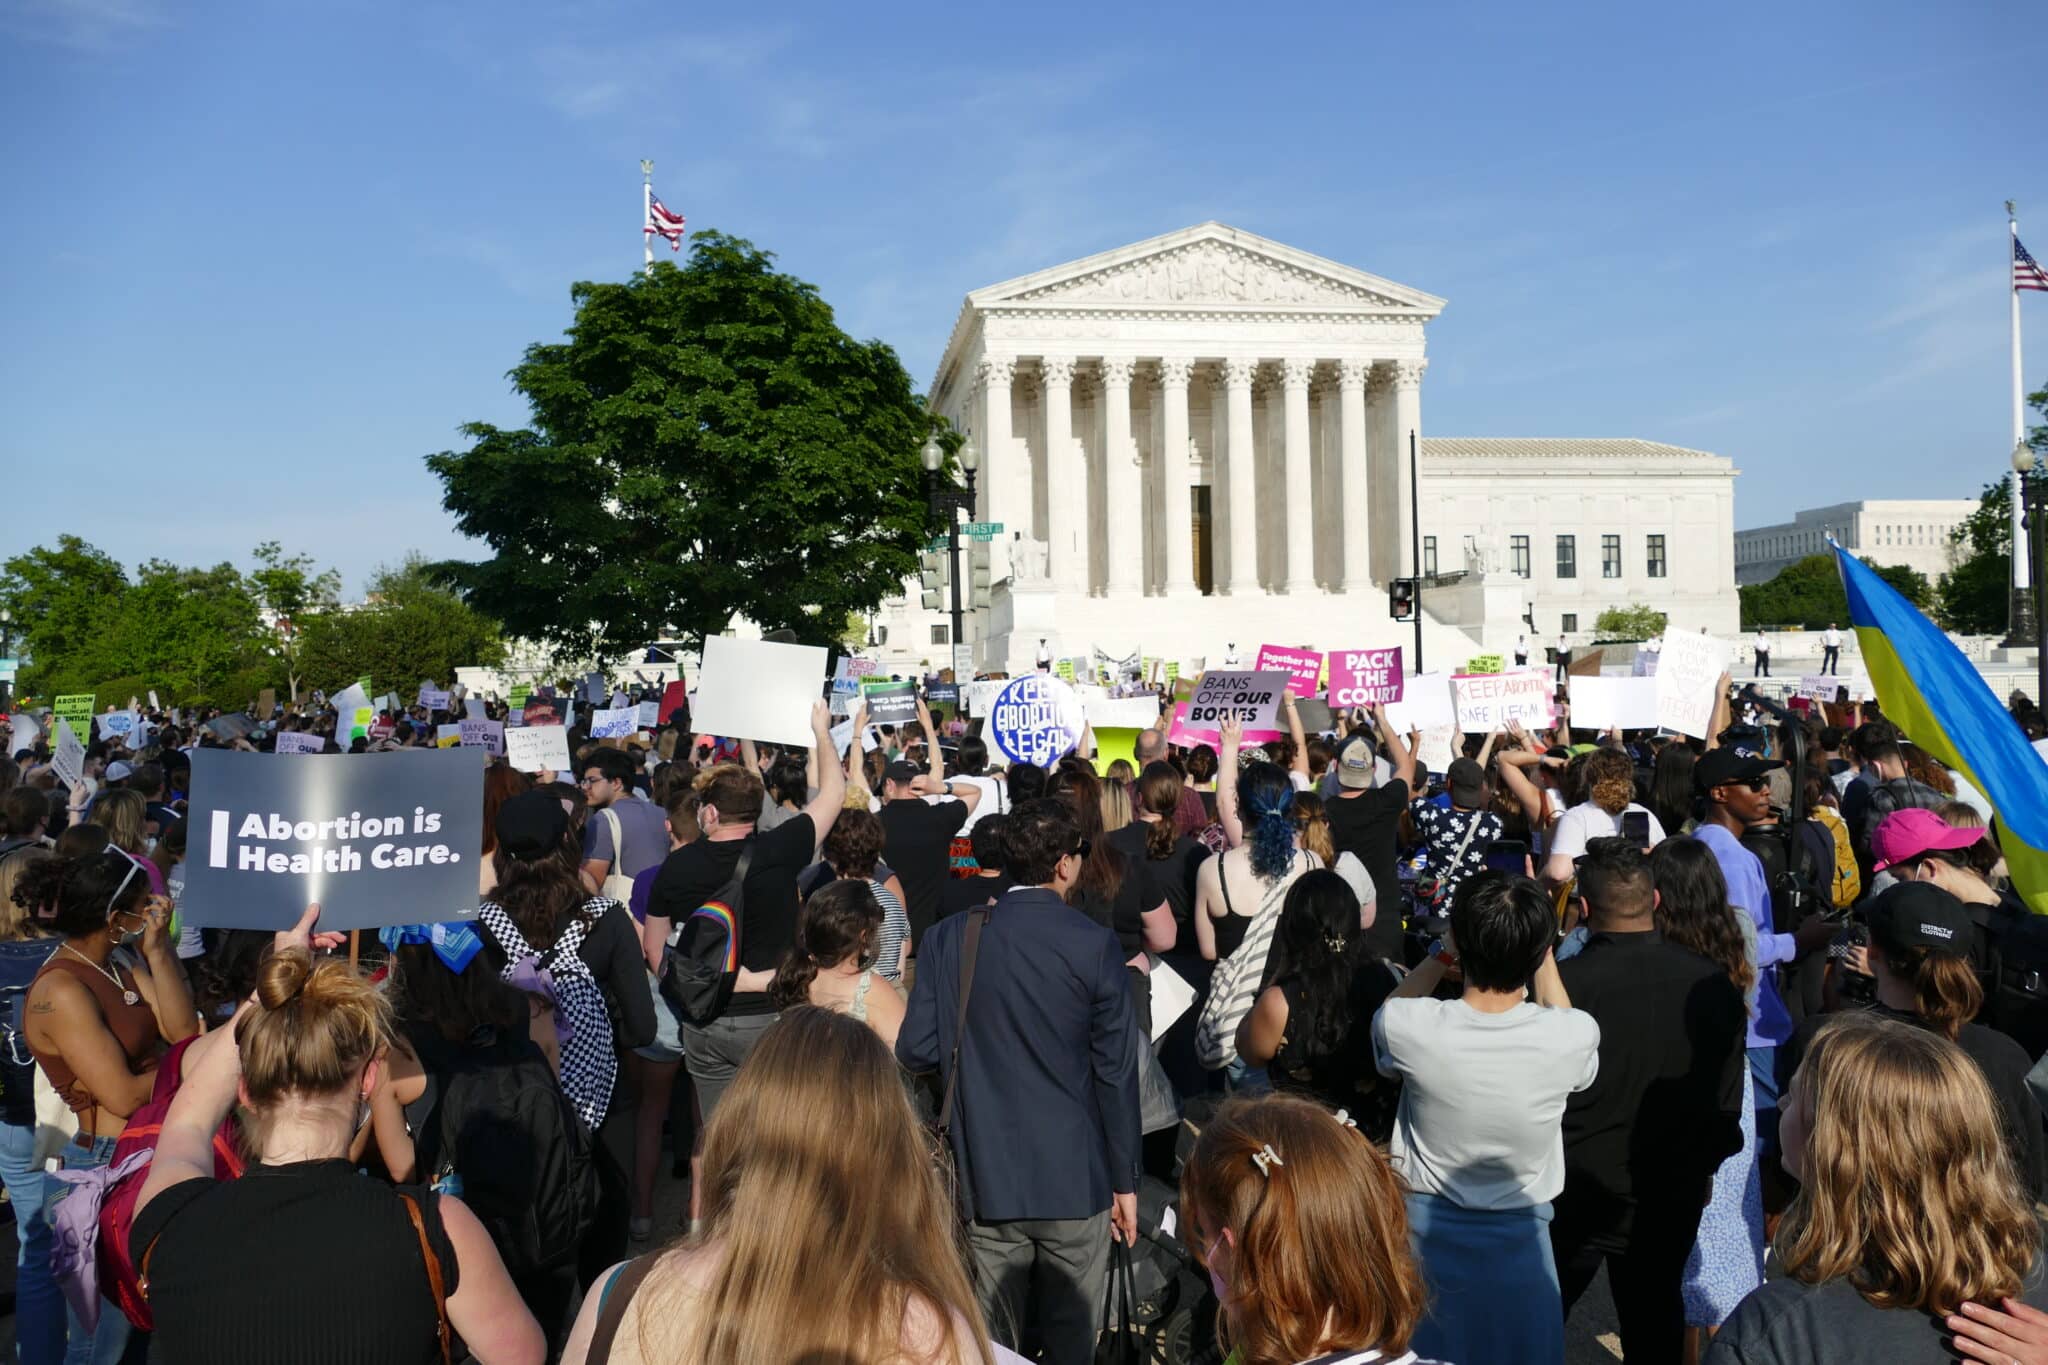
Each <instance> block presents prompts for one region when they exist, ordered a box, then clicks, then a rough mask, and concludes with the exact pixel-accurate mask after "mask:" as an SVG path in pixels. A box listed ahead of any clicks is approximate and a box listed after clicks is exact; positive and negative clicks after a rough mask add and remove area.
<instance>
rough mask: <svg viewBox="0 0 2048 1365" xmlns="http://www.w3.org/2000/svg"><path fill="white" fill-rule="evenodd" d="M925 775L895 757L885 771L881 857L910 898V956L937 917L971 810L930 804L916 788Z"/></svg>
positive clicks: (951, 803)
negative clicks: (956, 837) (955, 840)
mask: <svg viewBox="0 0 2048 1365" xmlns="http://www.w3.org/2000/svg"><path fill="white" fill-rule="evenodd" d="M924 776H925V774H924V771H923V770H922V769H920V768H918V767H917V766H916V765H914V764H911V763H906V762H904V761H903V760H902V759H900V758H899V759H897V760H896V761H895V762H894V763H891V764H890V765H889V766H888V767H887V768H886V769H884V770H883V772H882V809H881V812H880V814H881V817H882V856H883V857H885V858H887V859H888V860H889V866H890V867H892V868H894V869H896V876H897V879H898V880H899V881H901V882H902V883H903V894H904V896H905V897H906V898H907V899H908V900H909V902H910V903H909V904H908V905H906V906H905V907H904V909H906V910H907V911H909V912H910V937H911V949H910V952H911V956H913V957H915V956H916V955H917V944H918V943H919V942H920V941H921V940H923V938H924V931H925V930H927V929H929V928H931V927H932V921H933V920H935V919H937V918H938V915H939V888H940V887H942V886H944V885H945V883H946V878H947V876H948V875H949V873H950V871H951V869H952V866H953V836H954V835H956V834H958V833H959V832H960V829H961V827H962V826H963V825H965V824H966V823H967V817H968V815H969V813H970V808H969V807H968V805H967V803H966V802H965V801H962V800H960V799H959V798H957V797H952V798H948V799H947V800H943V801H936V802H928V801H926V800H925V799H924V796H923V795H922V794H921V792H920V791H919V789H918V785H917V784H918V781H919V779H920V778H922V777H924Z"/></svg>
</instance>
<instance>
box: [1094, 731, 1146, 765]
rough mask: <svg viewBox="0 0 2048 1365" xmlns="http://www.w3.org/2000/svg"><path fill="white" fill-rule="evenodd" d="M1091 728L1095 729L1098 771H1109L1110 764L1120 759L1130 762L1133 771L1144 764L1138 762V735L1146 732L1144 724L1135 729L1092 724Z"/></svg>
mask: <svg viewBox="0 0 2048 1365" xmlns="http://www.w3.org/2000/svg"><path fill="white" fill-rule="evenodd" d="M1089 728H1091V729H1093V730H1094V731H1095V771H1096V772H1098V773H1107V772H1108V771H1109V765H1110V764H1112V763H1114V762H1116V761H1117V760H1118V759H1122V760H1123V761H1124V762H1126V763H1128V764H1130V765H1131V771H1132V772H1133V773H1136V772H1137V771H1138V769H1140V768H1142V767H1143V766H1144V765H1143V764H1142V763H1140V762H1138V736H1139V735H1141V734H1143V733H1144V727H1143V726H1140V727H1138V728H1137V729H1135V730H1134V729H1131V728H1130V727H1129V726H1124V725H1110V726H1101V725H1091V726H1090V727H1089Z"/></svg>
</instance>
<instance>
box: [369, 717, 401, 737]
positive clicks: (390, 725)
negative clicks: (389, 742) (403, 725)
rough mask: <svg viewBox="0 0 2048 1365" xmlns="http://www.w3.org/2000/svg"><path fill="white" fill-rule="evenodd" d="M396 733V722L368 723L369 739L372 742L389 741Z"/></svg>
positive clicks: (379, 721)
mask: <svg viewBox="0 0 2048 1365" xmlns="http://www.w3.org/2000/svg"><path fill="white" fill-rule="evenodd" d="M397 733H398V722H397V721H395V720H373V721H371V722H370V738H371V739H373V740H377V739H390V738H391V737H392V736H393V735H395V734H397Z"/></svg>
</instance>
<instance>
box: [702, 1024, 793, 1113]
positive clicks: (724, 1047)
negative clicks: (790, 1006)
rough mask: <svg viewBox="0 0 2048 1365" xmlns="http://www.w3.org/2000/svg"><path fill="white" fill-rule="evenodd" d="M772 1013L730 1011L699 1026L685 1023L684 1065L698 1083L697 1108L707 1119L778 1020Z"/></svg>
mask: <svg viewBox="0 0 2048 1365" xmlns="http://www.w3.org/2000/svg"><path fill="white" fill-rule="evenodd" d="M775 1018H776V1016H774V1015H772V1014H728V1015H725V1016H723V1017H722V1018H718V1019H713V1020H712V1021H711V1022H710V1023H708V1024H706V1025H704V1027H702V1028H698V1027H697V1026H696V1025H695V1024H687V1023H686V1024H684V1025H683V1065H684V1066H685V1067H686V1068H688V1070H689V1073H690V1079H691V1080H692V1081H693V1082H695V1083H696V1086H697V1107H698V1108H699V1109H700V1110H702V1111H703V1114H704V1121H705V1122H706V1123H709V1122H711V1111H712V1110H714V1109H716V1108H717V1107H718V1101H719V1099H720V1097H722V1096H723V1095H724V1094H725V1088H726V1087H727V1086H729V1085H731V1084H732V1078H733V1077H734V1076H736V1075H738V1074H739V1070H740V1063H742V1062H744V1061H746V1060H747V1054H748V1053H750V1052H752V1051H753V1050H754V1044H756V1043H758V1042H760V1041H761V1035H762V1034H764V1033H766V1032H767V1031H768V1026H769V1025H770V1024H772V1023H774V1022H775Z"/></svg>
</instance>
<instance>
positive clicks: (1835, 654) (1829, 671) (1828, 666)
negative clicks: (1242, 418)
mask: <svg viewBox="0 0 2048 1365" xmlns="http://www.w3.org/2000/svg"><path fill="white" fill-rule="evenodd" d="M1841 666H1842V632H1841V631H1839V630H1837V629H1835V623H1834V622H1833V621H1830V622H1828V628H1827V631H1826V632H1825V633H1824V634H1823V635H1822V636H1821V637H1820V671H1821V674H1822V676H1824V677H1829V678H1832V677H1834V676H1835V674H1836V670H1838V669H1839V668H1841Z"/></svg>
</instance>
